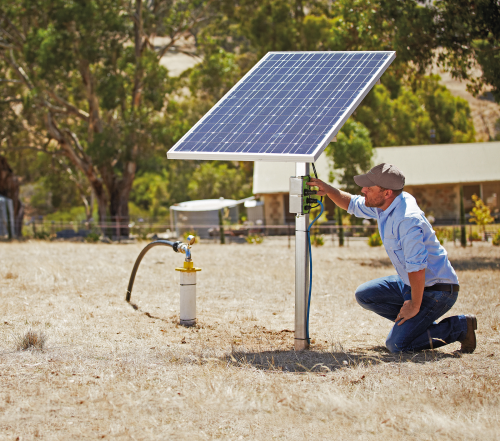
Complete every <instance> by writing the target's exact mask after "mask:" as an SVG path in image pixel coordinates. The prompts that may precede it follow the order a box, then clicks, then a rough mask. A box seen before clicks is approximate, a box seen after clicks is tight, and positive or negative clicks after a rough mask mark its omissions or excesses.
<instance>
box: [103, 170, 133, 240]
mask: <svg viewBox="0 0 500 441" xmlns="http://www.w3.org/2000/svg"><path fill="white" fill-rule="evenodd" d="M136 168H137V166H136V163H135V162H132V161H129V162H127V164H126V166H125V170H124V171H123V176H122V177H121V178H120V179H118V178H117V176H116V174H115V172H114V171H113V170H112V169H110V168H103V169H101V176H103V178H104V182H105V185H106V188H107V190H108V193H109V215H110V221H111V228H109V229H108V231H107V234H108V235H109V236H111V237H113V236H115V237H116V238H117V239H120V238H122V237H123V238H127V237H128V236H129V233H130V229H129V227H128V224H129V222H130V218H129V212H128V201H129V197H130V191H131V190H132V184H133V182H134V178H135V171H136Z"/></svg>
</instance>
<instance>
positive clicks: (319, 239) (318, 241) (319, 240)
mask: <svg viewBox="0 0 500 441" xmlns="http://www.w3.org/2000/svg"><path fill="white" fill-rule="evenodd" d="M324 244H325V236H324V235H323V234H313V235H312V236H311V245H313V246H315V247H322V246H323V245H324Z"/></svg>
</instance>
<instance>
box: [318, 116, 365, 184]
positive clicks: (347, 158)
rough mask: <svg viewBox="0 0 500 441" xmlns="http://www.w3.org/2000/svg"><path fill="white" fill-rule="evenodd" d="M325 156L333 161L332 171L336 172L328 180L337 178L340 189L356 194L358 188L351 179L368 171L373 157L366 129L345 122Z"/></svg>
mask: <svg viewBox="0 0 500 441" xmlns="http://www.w3.org/2000/svg"><path fill="white" fill-rule="evenodd" d="M327 155H328V156H329V157H330V158H331V159H332V160H333V166H334V169H335V170H337V172H336V173H334V174H333V175H332V176H331V177H330V180H332V181H333V179H334V178H335V177H337V179H338V181H339V183H340V184H341V186H342V188H344V189H346V190H347V191H350V192H351V193H357V192H358V190H359V187H357V186H356V184H355V183H354V180H353V177H354V176H355V175H358V174H360V173H363V172H365V171H367V170H368V169H370V166H371V157H372V155H373V150H372V143H371V140H370V133H369V131H368V129H367V128H366V127H365V126H364V125H363V124H362V123H360V122H356V121H353V120H352V119H349V120H347V122H346V123H345V124H344V126H343V127H342V129H341V130H340V132H339V133H338V135H337V142H333V143H331V144H330V145H329V146H328V148H327ZM335 175H336V176H335Z"/></svg>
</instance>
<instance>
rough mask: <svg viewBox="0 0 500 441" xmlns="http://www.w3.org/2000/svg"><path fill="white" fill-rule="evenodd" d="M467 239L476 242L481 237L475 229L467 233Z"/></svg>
mask: <svg viewBox="0 0 500 441" xmlns="http://www.w3.org/2000/svg"><path fill="white" fill-rule="evenodd" d="M469 240H470V241H471V242H477V241H480V240H481V237H480V236H479V234H478V233H477V231H473V232H472V233H470V234H469Z"/></svg>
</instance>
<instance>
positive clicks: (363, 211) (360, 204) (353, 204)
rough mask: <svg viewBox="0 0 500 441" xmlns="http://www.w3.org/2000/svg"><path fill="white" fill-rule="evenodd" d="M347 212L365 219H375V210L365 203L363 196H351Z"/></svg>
mask: <svg viewBox="0 0 500 441" xmlns="http://www.w3.org/2000/svg"><path fill="white" fill-rule="evenodd" d="M347 212H348V213H349V214H354V216H356V217H362V218H365V219H377V212H376V211H375V208H373V207H367V206H366V205H365V198H364V197H363V196H351V201H350V202H349V207H347Z"/></svg>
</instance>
